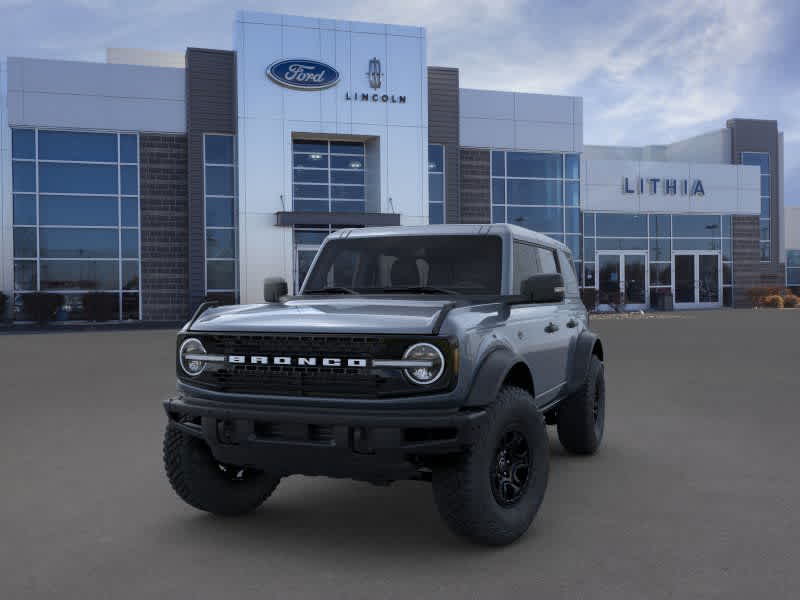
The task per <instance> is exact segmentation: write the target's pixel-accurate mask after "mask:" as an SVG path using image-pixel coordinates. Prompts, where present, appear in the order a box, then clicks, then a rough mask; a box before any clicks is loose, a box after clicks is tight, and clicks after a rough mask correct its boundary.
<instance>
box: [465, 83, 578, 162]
mask: <svg viewBox="0 0 800 600" xmlns="http://www.w3.org/2000/svg"><path fill="white" fill-rule="evenodd" d="M459 111H460V117H459V128H460V143H461V146H463V147H468V148H513V149H516V150H539V151H547V152H582V151H583V99H582V98H576V97H572V96H550V95H545V94H522V93H516V92H495V91H489V90H473V89H461V90H460V91H459Z"/></svg>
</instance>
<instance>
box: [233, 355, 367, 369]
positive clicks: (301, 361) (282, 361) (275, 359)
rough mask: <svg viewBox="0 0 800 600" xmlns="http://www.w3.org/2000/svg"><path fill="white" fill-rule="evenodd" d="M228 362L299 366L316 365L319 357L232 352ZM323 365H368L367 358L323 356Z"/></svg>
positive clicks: (357, 366)
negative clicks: (254, 354)
mask: <svg viewBox="0 0 800 600" xmlns="http://www.w3.org/2000/svg"><path fill="white" fill-rule="evenodd" d="M227 362H229V363H231V364H237V365H244V364H251V365H276V366H298V367H316V366H317V363H318V359H317V357H314V356H299V357H295V356H272V357H270V356H250V357H247V356H244V355H241V354H231V355H229V356H228V360H227ZM322 366H323V367H355V368H357V369H363V368H366V366H367V359H366V358H327V357H326V358H322Z"/></svg>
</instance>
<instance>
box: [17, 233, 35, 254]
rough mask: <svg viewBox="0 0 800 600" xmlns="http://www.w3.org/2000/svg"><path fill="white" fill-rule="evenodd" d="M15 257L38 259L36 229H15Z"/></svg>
mask: <svg viewBox="0 0 800 600" xmlns="http://www.w3.org/2000/svg"><path fill="white" fill-rule="evenodd" d="M14 256H16V257H18V258H36V228H35V227H14Z"/></svg>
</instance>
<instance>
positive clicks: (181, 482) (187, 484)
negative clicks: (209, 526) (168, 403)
mask: <svg viewBox="0 0 800 600" xmlns="http://www.w3.org/2000/svg"><path fill="white" fill-rule="evenodd" d="M164 468H165V470H166V472H167V478H168V479H169V482H170V484H171V485H172V489H174V490H175V492H176V493H177V494H178V496H180V497H181V499H182V500H183V501H184V502H186V503H187V504H189V505H190V506H193V507H195V508H197V509H199V510H203V511H206V512H210V513H213V514H215V515H224V516H238V515H244V514H247V513H249V512H252V511H254V510H255V509H257V508H258V507H259V506H261V505H262V504H263V503H264V501H265V500H266V499H267V498H268V497H269V495H270V494H272V492H273V491H274V490H275V488H276V487H277V486H278V483H279V482H280V477H279V476H276V475H271V474H268V473H265V472H263V471H259V470H256V469H250V468H247V467H237V466H234V465H225V464H220V463H219V462H218V461H217V460H216V459H215V458H214V456H213V454H212V453H211V450H210V449H209V447H208V445H207V444H206V443H205V442H204V441H203V440H201V439H198V438H196V437H193V436H191V435H188V434H186V433H183V432H182V431H181V430H179V429H178V428H177V427H174V426H172V425H167V430H166V432H165V434H164Z"/></svg>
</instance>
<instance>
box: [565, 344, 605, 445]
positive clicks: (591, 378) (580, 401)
mask: <svg viewBox="0 0 800 600" xmlns="http://www.w3.org/2000/svg"><path fill="white" fill-rule="evenodd" d="M605 410H606V384H605V377H604V372H603V363H602V362H601V361H600V359H599V358H597V357H596V356H594V355H593V356H592V358H591V360H590V362H589V368H588V369H587V371H586V377H585V379H584V381H583V383H582V384H581V387H580V389H579V390H578V391H577V392H575V393H574V394H573V395H572V396H570V397H569V398H567V399H566V400H564V402H563V403H562V404H561V405H560V406H559V407H558V417H557V426H558V439H559V441H560V442H561V445H562V446H564V448H565V449H566V450H567V451H568V452H571V453H573V454H594V453H595V452H597V449H598V448H599V447H600V443H601V442H602V441H603V430H604V428H605V420H606V419H605Z"/></svg>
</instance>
